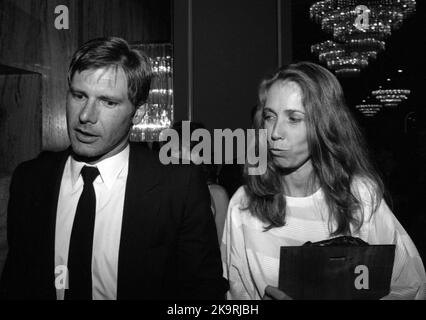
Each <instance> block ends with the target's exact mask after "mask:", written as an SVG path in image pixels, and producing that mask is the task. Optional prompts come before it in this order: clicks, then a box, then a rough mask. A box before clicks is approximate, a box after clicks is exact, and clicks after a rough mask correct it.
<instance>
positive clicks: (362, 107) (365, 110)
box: [355, 103, 383, 117]
mask: <svg viewBox="0 0 426 320" xmlns="http://www.w3.org/2000/svg"><path fill="white" fill-rule="evenodd" d="M382 107H383V106H382V105H381V104H370V103H361V104H358V105H356V106H355V108H356V109H357V110H358V111H360V112H361V113H362V114H363V115H364V116H365V117H374V116H375V115H376V114H377V113H379V111H380V110H381V109H382Z"/></svg>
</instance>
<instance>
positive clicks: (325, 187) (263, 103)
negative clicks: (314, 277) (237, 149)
mask: <svg viewBox="0 0 426 320" xmlns="http://www.w3.org/2000/svg"><path fill="white" fill-rule="evenodd" d="M254 126H255V128H264V129H266V130H267V144H268V165H267V171H266V173H265V174H263V175H260V176H256V175H252V176H250V175H248V174H247V172H248V170H247V167H246V168H245V172H246V185H245V186H243V187H241V188H240V189H239V190H238V191H237V192H236V193H235V194H234V196H233V197H232V199H231V201H230V204H229V208H228V214H227V221H226V224H225V229H224V235H223V239H222V247H221V249H222V259H223V262H224V276H225V277H226V278H227V279H228V280H229V284H230V290H229V292H228V298H230V299H261V298H264V299H289V298H291V297H289V296H288V295H286V293H285V292H282V291H280V290H279V289H278V288H277V287H278V269H279V254H280V246H298V245H302V244H304V243H305V242H307V241H311V242H315V241H321V240H325V239H329V238H333V237H336V236H339V235H351V236H354V237H359V238H361V239H362V240H364V241H366V242H368V243H369V244H395V245H396V251H395V263H394V269H393V275H392V282H391V293H390V295H389V296H387V298H391V299H392V298H403V299H414V298H415V299H424V298H425V283H426V276H425V270H424V266H423V263H422V261H421V258H420V256H419V254H418V251H417V249H416V247H415V245H414V244H413V242H412V241H411V239H410V237H409V236H408V235H407V233H406V232H405V230H404V229H403V228H402V226H401V225H400V223H399V222H398V221H397V219H396V218H395V216H394V215H393V214H392V212H391V211H390V209H389V208H388V206H387V204H386V202H385V200H384V199H383V189H384V188H383V184H382V182H381V179H380V178H379V176H378V175H377V173H376V172H375V170H374V169H373V167H372V165H371V164H370V161H369V160H368V156H367V153H366V146H365V144H364V141H363V137H362V135H361V133H360V131H359V129H358V127H357V126H356V124H355V122H354V120H353V118H352V117H351V114H350V112H349V110H348V109H347V107H346V106H345V103H344V98H343V92H342V88H341V86H340V84H339V82H338V81H337V79H336V77H335V76H334V75H333V74H332V73H331V72H329V71H328V70H326V69H325V68H323V67H321V66H318V65H316V64H313V63H309V62H301V63H297V64H292V65H290V66H288V67H285V68H282V69H280V70H278V71H277V72H276V73H275V74H273V75H272V76H271V77H269V78H267V79H266V80H264V81H263V82H262V83H261V85H260V88H259V106H258V110H257V112H256V115H255V121H254Z"/></svg>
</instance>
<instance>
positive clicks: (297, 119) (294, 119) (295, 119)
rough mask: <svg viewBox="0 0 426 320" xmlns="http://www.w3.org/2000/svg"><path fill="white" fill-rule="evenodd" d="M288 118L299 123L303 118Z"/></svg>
mask: <svg viewBox="0 0 426 320" xmlns="http://www.w3.org/2000/svg"><path fill="white" fill-rule="evenodd" d="M288 119H289V121H290V122H292V123H297V122H300V121H302V119H300V118H295V117H290V118H288Z"/></svg>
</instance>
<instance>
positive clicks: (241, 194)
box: [229, 186, 248, 206]
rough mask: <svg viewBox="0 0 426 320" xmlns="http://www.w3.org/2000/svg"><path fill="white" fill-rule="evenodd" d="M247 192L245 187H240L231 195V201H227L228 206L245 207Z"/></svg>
mask: <svg viewBox="0 0 426 320" xmlns="http://www.w3.org/2000/svg"><path fill="white" fill-rule="evenodd" d="M247 200H248V197H247V192H246V188H245V186H241V187H239V188H238V189H237V191H235V193H234V194H233V195H232V197H231V200H230V201H229V206H231V205H232V206H238V205H245V206H246V205H247Z"/></svg>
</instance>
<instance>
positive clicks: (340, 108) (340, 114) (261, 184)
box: [244, 62, 384, 235]
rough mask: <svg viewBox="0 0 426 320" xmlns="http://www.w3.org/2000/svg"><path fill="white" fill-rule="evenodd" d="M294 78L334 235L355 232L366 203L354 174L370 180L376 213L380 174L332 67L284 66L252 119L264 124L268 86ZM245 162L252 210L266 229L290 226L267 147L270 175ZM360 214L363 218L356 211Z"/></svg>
mask: <svg viewBox="0 0 426 320" xmlns="http://www.w3.org/2000/svg"><path fill="white" fill-rule="evenodd" d="M284 81H291V82H295V83H296V84H298V85H299V87H300V89H301V90H302V104H303V106H304V108H305V112H306V126H307V140H308V147H309V151H310V157H311V161H312V165H313V176H312V177H311V179H310V183H312V184H313V182H314V181H316V182H318V183H319V185H320V187H321V188H322V191H323V193H324V196H325V201H326V203H327V205H328V208H329V210H330V220H329V226H331V223H332V222H333V221H334V222H336V226H337V227H336V229H335V230H334V231H332V230H330V233H331V235H339V234H346V235H347V234H351V228H350V226H351V225H353V226H354V227H355V230H359V228H360V227H361V225H362V222H363V219H364V212H363V206H362V203H361V199H360V198H359V196H358V197H357V195H358V194H357V192H356V191H355V190H353V182H354V178H355V177H361V178H362V179H363V181H367V182H368V186H369V187H370V188H368V190H369V191H371V192H370V197H371V204H372V210H373V212H374V211H376V209H377V206H378V205H379V204H380V201H381V199H382V197H383V192H384V186H383V183H382V180H381V178H380V177H379V175H378V174H377V172H376V170H375V169H374V168H373V166H372V164H371V162H370V161H369V158H368V153H367V146H366V143H365V141H364V138H363V135H362V133H361V132H360V129H359V128H358V126H357V124H356V122H355V120H354V119H353V117H352V115H351V113H350V111H349V110H348V108H347V107H346V104H345V101H344V96H343V90H342V87H341V86H340V83H339V81H338V80H337V79H336V77H335V76H334V75H333V74H332V73H331V72H330V71H328V70H327V69H325V68H323V67H321V66H319V65H316V64H314V63H310V62H299V63H295V64H291V65H289V66H287V67H283V68H280V69H279V70H278V71H277V72H275V73H274V74H273V75H271V76H270V77H268V78H266V79H265V80H263V81H262V82H261V84H260V86H259V104H258V108H257V111H256V113H255V116H254V119H253V126H254V128H255V129H260V128H264V120H263V108H264V106H265V102H266V95H267V92H268V90H269V89H270V88H271V86H272V85H273V84H274V83H275V82H284ZM248 166H249V165H248V164H246V166H245V170H244V171H245V172H244V173H245V180H246V186H245V191H246V193H247V195H248V203H247V205H248V206H247V209H248V210H250V212H251V213H252V214H253V215H255V216H256V217H258V218H259V219H260V220H261V221H263V222H265V223H266V224H267V225H268V226H267V227H266V230H269V229H271V228H275V227H281V226H283V225H285V217H286V201H285V196H284V190H283V181H282V176H281V172H280V168H279V167H278V166H277V165H276V164H275V162H274V159H273V157H272V155H271V154H270V153H269V151H268V163H267V170H266V173H265V174H263V175H249V174H248ZM357 212H359V213H360V216H359V215H357Z"/></svg>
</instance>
